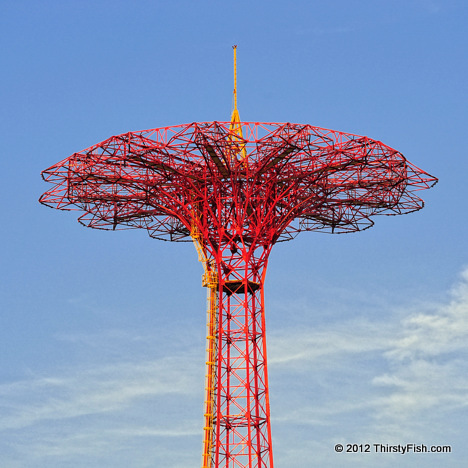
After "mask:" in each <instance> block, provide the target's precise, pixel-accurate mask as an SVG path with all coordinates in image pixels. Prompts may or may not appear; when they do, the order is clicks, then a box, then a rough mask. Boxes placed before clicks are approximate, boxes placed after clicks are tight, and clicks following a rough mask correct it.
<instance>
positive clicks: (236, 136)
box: [229, 45, 247, 161]
mask: <svg viewBox="0 0 468 468" xmlns="http://www.w3.org/2000/svg"><path fill="white" fill-rule="evenodd" d="M232 48H233V49H234V92H233V97H234V109H233V111H232V114H231V125H230V126H229V130H230V131H231V133H232V134H233V136H232V141H234V142H236V143H242V142H243V141H244V136H243V135H242V123H241V119H240V116H239V111H238V110H237V46H236V45H234V46H232ZM239 153H240V155H241V159H242V160H243V161H244V160H245V159H246V158H247V150H246V149H245V145H242V144H241V149H240V151H239Z"/></svg>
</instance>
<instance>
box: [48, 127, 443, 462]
mask: <svg viewBox="0 0 468 468" xmlns="http://www.w3.org/2000/svg"><path fill="white" fill-rule="evenodd" d="M240 127H241V128H240ZM43 177H44V179H45V180H46V181H47V182H51V183H53V184H54V186H53V188H51V189H50V190H49V191H48V192H46V193H45V194H44V195H43V196H42V197H41V199H40V201H41V203H43V204H45V205H48V206H51V207H54V208H59V209H63V210H72V209H77V210H81V211H83V214H82V215H81V216H80V218H79V221H80V222H81V223H82V224H84V225H85V226H89V227H93V228H98V229H126V228H145V229H147V230H148V232H149V235H150V236H151V237H154V238H157V239H163V240H171V241H190V240H191V239H192V237H193V238H194V240H195V237H196V245H197V244H198V248H199V254H200V251H201V252H202V253H203V255H202V257H203V258H202V261H204V265H205V277H206V275H207V274H208V273H209V274H211V275H213V276H212V277H211V279H212V282H211V283H210V284H211V286H210V287H211V290H212V292H211V293H210V295H211V296H210V297H211V304H214V303H215V301H217V302H218V305H217V306H215V309H213V305H211V306H209V307H208V309H209V311H210V310H211V315H213V310H216V311H217V317H216V318H213V317H211V319H209V332H208V335H209V337H210V336H211V337H212V338H213V340H214V342H213V343H212V344H209V345H208V347H207V348H208V356H209V358H208V360H207V361H208V364H207V365H208V371H207V389H208V390H207V402H206V405H205V409H206V412H207V413H206V414H208V416H206V417H205V445H204V446H205V449H204V462H203V463H204V466H207V467H212V466H214V467H223V468H239V467H249V468H272V467H273V457H272V450H271V429H270V410H269V399H268V375H267V358H266V356H267V354H266V341H265V316H264V298H263V285H264V280H265V273H266V267H267V262H268V255H269V253H270V250H271V248H272V246H273V245H274V244H275V243H276V242H279V241H286V240H290V239H292V238H293V237H294V236H295V235H296V234H297V233H298V232H300V231H316V230H321V231H326V232H331V233H341V232H354V231H358V230H363V229H366V228H368V227H370V226H372V224H373V221H372V220H371V217H372V216H374V215H379V214H387V215H388V214H390V215H396V214H404V213H409V212H411V211H416V210H419V209H421V208H422V207H423V202H422V200H421V199H420V198H419V197H418V195H417V192H418V191H419V190H423V189H427V188H429V187H431V186H432V185H434V184H435V183H436V181H437V180H436V179H435V178H434V177H432V176H430V175H429V174H427V173H425V172H424V171H422V170H420V169H418V168H417V167H416V166H414V165H412V164H411V163H409V162H408V161H407V160H406V158H405V157H404V156H403V155H402V154H401V153H399V152H398V151H396V150H394V149H392V148H390V147H388V146H386V145H384V144H383V143H381V142H379V141H376V140H372V139H369V138H367V137H361V136H357V135H352V134H348V133H343V132H337V131H333V130H327V129H322V128H319V127H313V126H311V125H302V124H290V123H283V124H281V123H258V122H251V123H246V122H242V123H240V122H236V123H235V125H233V124H232V122H202V123H192V124H188V125H178V126H173V127H165V128H159V129H152V130H146V131H140V132H130V133H125V134H122V135H118V136H114V137H111V138H109V139H108V140H105V141H103V142H101V143H99V144H97V145H94V146H92V147H91V148H88V149H86V150H84V151H81V152H79V153H74V154H73V155H72V156H70V157H69V158H67V159H65V160H63V161H62V162H60V163H58V164H56V165H54V166H52V167H50V168H49V169H47V170H45V171H44V172H43ZM194 233H196V235H194ZM206 278H208V277H206ZM208 315H209V317H210V313H209V314H208ZM210 320H211V323H210ZM210 327H211V328H210ZM210 330H211V331H210ZM210 353H211V355H210ZM210 356H211V357H213V356H215V361H212V360H211V358H210ZM210 366H211V367H210Z"/></svg>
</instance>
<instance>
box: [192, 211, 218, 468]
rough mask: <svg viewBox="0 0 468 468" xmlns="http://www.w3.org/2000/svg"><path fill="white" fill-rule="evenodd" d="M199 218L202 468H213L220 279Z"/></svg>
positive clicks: (196, 242) (194, 216)
mask: <svg viewBox="0 0 468 468" xmlns="http://www.w3.org/2000/svg"><path fill="white" fill-rule="evenodd" d="M198 222H199V215H198V212H197V210H196V209H194V210H193V212H192V226H191V230H190V235H191V236H192V240H193V243H194V245H195V248H196V250H197V253H198V260H199V261H200V262H201V264H202V265H203V277H202V286H204V287H206V288H208V291H207V320H206V325H207V337H206V340H207V345H206V377H205V413H204V427H203V431H204V438H203V458H202V468H212V466H213V465H212V457H211V455H212V453H213V430H214V427H213V424H214V408H215V401H214V399H215V379H216V352H217V349H218V340H217V336H218V326H217V324H218V275H217V273H216V269H215V266H214V265H212V264H211V262H210V260H209V259H208V256H207V254H206V249H205V247H204V245H203V239H202V236H201V234H200V230H199V229H198Z"/></svg>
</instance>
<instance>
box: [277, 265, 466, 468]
mask: <svg viewBox="0 0 468 468" xmlns="http://www.w3.org/2000/svg"><path fill="white" fill-rule="evenodd" d="M382 317H384V318H382V320H381V321H379V320H376V319H375V318H374V319H373V320H372V321H371V320H368V319H366V317H357V318H352V319H349V320H348V321H346V322H343V321H339V322H331V323H330V322H328V323H321V324H320V325H316V326H315V328H314V329H305V328H304V327H303V328H302V329H300V330H299V329H294V330H292V329H289V330H287V331H286V333H278V332H277V333H275V334H273V335H271V336H270V340H269V348H270V350H271V358H270V360H269V363H270V364H271V368H270V378H271V380H272V387H273V390H274V388H275V387H277V388H278V389H281V395H279V396H278V397H276V396H275V395H272V400H273V403H274V406H276V409H277V410H278V411H277V413H273V421H274V424H277V425H278V426H277V427H279V428H280V429H279V432H280V433H281V434H283V432H282V430H284V431H288V432H289V433H290V434H291V433H295V434H296V438H298V440H299V437H300V436H299V433H300V432H304V427H309V429H307V434H309V435H308V437H312V438H313V439H315V441H316V444H317V447H316V450H322V449H323V450H325V447H326V450H328V451H329V450H330V448H331V447H332V446H333V441H335V443H336V441H337V439H341V441H343V442H349V443H365V442H366V441H367V442H369V441H374V442H379V443H380V442H384V443H390V444H391V443H407V442H414V441H415V440H418V441H419V442H422V443H424V442H425V443H429V441H432V442H440V441H442V440H444V441H445V442H446V443H447V437H448V438H449V439H450V440H451V441H453V443H455V442H456V441H458V442H459V443H460V444H461V443H462V439H463V433H464V431H466V429H467V428H466V424H465V426H464V429H462V430H458V431H457V430H455V427H457V424H459V423H460V422H461V421H459V419H460V418H461V416H460V415H461V414H462V413H461V412H463V411H466V409H467V407H468V364H467V359H466V358H467V357H468V356H467V354H468V353H467V351H468V269H467V270H465V271H464V272H463V273H462V275H461V279H460V281H459V283H458V284H457V285H456V286H455V287H454V288H453V290H452V291H451V292H450V299H449V300H448V301H447V302H446V303H440V304H423V303H418V304H412V305H409V306H407V308H406V310H402V309H399V310H392V307H391V305H390V304H389V305H388V306H387V310H385V315H382ZM286 382H287V383H286ZM286 392H287V393H286ZM457 421H458V422H457ZM294 431H297V432H294ZM283 437H286V436H285V435H283ZM291 437H292V436H291ZM450 440H449V442H450ZM288 443H292V444H293V445H294V443H295V442H294V438H293V440H292V441H289V442H288ZM280 444H281V442H280ZM319 446H321V447H322V449H319V448H318V447H319ZM462 447H464V442H463V445H462ZM322 455H324V454H322ZM458 456H459V457H460V456H462V455H461V454H459V455H458ZM319 458H320V457H319ZM326 459H327V458H326V456H325V457H324V460H326ZM369 460H370V458H369ZM369 460H368V462H369ZM458 460H460V458H458ZM388 462H389V463H390V464H389V465H388V466H391V464H392V463H394V461H392V460H390V459H388ZM302 463H303V465H300V464H299V461H298V466H307V465H306V463H305V462H304V461H302ZM360 463H361V465H360V466H363V465H362V463H363V460H360ZM371 463H372V462H371ZM327 466H335V465H327ZM336 466H338V464H337V465H336ZM353 466H354V465H353ZM356 466H358V465H356ZM367 466H371V465H367ZM379 466H387V465H381V461H380V462H379ZM434 466H437V465H434ZM445 466H451V465H450V464H447V465H445Z"/></svg>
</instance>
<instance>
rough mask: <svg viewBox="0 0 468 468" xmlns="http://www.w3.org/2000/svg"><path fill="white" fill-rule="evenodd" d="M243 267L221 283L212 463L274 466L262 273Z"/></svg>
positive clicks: (234, 467)
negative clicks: (253, 272)
mask: <svg viewBox="0 0 468 468" xmlns="http://www.w3.org/2000/svg"><path fill="white" fill-rule="evenodd" d="M241 270H242V271H238V272H236V273H237V274H236V275H234V277H235V279H234V280H226V279H223V280H221V281H220V283H219V315H218V335H217V337H218V349H217V358H216V365H217V369H216V388H215V398H216V405H215V406H216V412H215V417H214V420H213V429H214V433H213V459H214V464H213V466H214V467H216V468H244V467H245V468H247V467H248V468H273V457H272V448H271V430H270V408H269V398H268V382H267V359H266V342H265V320H264V301H263V277H260V276H259V275H260V274H261V273H260V272H259V269H258V268H257V269H253V271H255V272H256V273H255V275H252V274H249V273H248V272H249V271H252V269H250V268H249V269H247V268H246V267H245V265H244V266H242V269H241ZM241 274H242V277H241V276H240V275H241ZM232 277H233V274H232V271H231V274H230V278H232Z"/></svg>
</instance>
